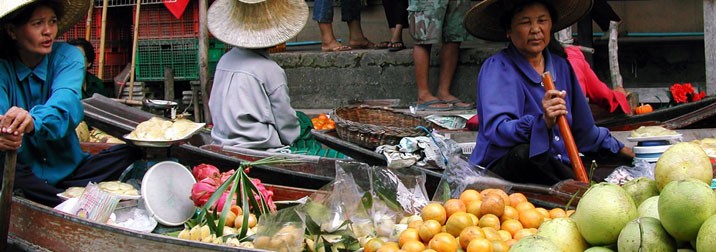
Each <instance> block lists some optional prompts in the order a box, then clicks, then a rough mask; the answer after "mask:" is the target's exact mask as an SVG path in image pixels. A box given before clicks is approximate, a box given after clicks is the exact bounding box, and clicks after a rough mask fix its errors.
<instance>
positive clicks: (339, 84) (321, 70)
mask: <svg viewBox="0 0 716 252" xmlns="http://www.w3.org/2000/svg"><path fill="white" fill-rule="evenodd" d="M438 49H439V48H437V46H436V47H434V48H433V50H432V51H433V55H432V56H431V63H430V84H431V87H432V89H433V91H434V90H435V89H436V88H437V82H438V79H437V78H438V71H439V56H438V55H437V52H438V51H439V50H438ZM500 49H502V47H501V45H500V46H496V45H489V46H480V47H479V48H461V51H460V58H459V59H458V68H457V71H456V73H455V77H454V79H453V85H452V92H453V94H454V95H456V96H458V97H459V98H461V99H463V100H465V101H472V102H474V101H475V99H476V97H477V88H476V86H475V83H476V80H477V74H478V73H479V70H480V67H481V66H482V62H484V60H485V59H487V58H488V57H489V56H491V55H493V54H495V53H496V52H497V51H499V50H500ZM272 57H273V59H274V60H276V62H278V64H279V65H281V66H282V67H283V68H284V69H285V71H286V75H287V77H288V86H289V90H290V94H291V104H292V105H293V106H294V107H295V108H298V109H321V108H335V107H339V106H343V105H347V104H348V102H349V101H351V100H367V99H400V104H399V107H408V106H410V105H414V104H415V100H416V99H417V89H416V87H415V85H416V84H415V74H414V64H413V51H412V49H410V48H409V49H406V50H402V51H399V52H388V51H387V50H352V51H345V52H333V53H326V52H321V51H287V52H284V53H276V54H272Z"/></svg>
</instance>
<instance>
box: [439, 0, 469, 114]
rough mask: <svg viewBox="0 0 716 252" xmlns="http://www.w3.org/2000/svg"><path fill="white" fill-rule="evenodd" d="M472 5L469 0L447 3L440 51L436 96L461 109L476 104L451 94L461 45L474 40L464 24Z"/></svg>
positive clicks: (455, 0) (456, 0)
mask: <svg viewBox="0 0 716 252" xmlns="http://www.w3.org/2000/svg"><path fill="white" fill-rule="evenodd" d="M470 5H471V4H470V1H469V0H454V1H447V3H446V5H445V9H446V10H445V15H444V22H443V34H442V38H443V46H442V48H441V49H440V79H439V86H438V92H437V94H436V96H437V97H438V98H439V99H440V100H443V101H447V102H449V103H451V104H453V106H454V107H455V108H460V109H474V107H475V105H474V103H467V102H462V101H460V99H459V98H457V97H455V96H454V95H452V94H451V93H450V88H451V85H452V80H453V77H454V76H455V71H456V70H457V62H458V58H459V53H460V45H461V43H462V42H463V41H469V40H472V39H473V38H472V36H470V35H469V34H468V33H467V30H466V29H465V26H464V24H463V19H464V18H465V14H466V13H467V11H468V10H470Z"/></svg>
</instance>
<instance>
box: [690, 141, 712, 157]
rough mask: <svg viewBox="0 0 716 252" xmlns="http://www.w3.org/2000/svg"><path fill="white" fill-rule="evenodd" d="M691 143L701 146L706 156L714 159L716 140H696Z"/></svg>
mask: <svg viewBox="0 0 716 252" xmlns="http://www.w3.org/2000/svg"><path fill="white" fill-rule="evenodd" d="M693 142H694V143H695V144H698V145H699V146H701V149H704V152H706V155H708V156H709V157H712V158H716V138H704V139H697V140H694V141H693Z"/></svg>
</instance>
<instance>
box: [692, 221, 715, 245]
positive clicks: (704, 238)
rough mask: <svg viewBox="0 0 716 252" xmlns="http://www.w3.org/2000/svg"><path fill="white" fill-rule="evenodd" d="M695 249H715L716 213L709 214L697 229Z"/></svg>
mask: <svg viewBox="0 0 716 252" xmlns="http://www.w3.org/2000/svg"><path fill="white" fill-rule="evenodd" d="M696 250H697V251H716V215H711V217H709V218H708V219H706V221H704V223H703V224H702V225H701V228H700V229H699V234H698V235H697V236H696Z"/></svg>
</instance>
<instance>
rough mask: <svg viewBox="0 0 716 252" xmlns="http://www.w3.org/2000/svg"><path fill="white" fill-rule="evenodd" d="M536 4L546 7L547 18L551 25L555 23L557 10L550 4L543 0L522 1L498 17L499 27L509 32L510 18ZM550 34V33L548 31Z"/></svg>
mask: <svg viewBox="0 0 716 252" xmlns="http://www.w3.org/2000/svg"><path fill="white" fill-rule="evenodd" d="M536 4H542V5H544V6H545V7H547V11H548V12H549V16H550V17H551V18H552V24H555V23H557V21H558V20H557V19H558V17H557V9H555V8H554V6H552V4H551V3H549V2H547V1H544V0H531V1H523V2H520V3H516V4H515V5H513V6H512V8H509V10H507V11H505V12H504V13H503V14H502V16H501V17H500V26H502V28H503V29H505V31H506V30H509V29H510V25H511V24H512V17H514V16H515V14H517V12H520V11H523V10H524V9H525V8H527V7H529V6H533V5H536ZM550 32H551V31H550Z"/></svg>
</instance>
